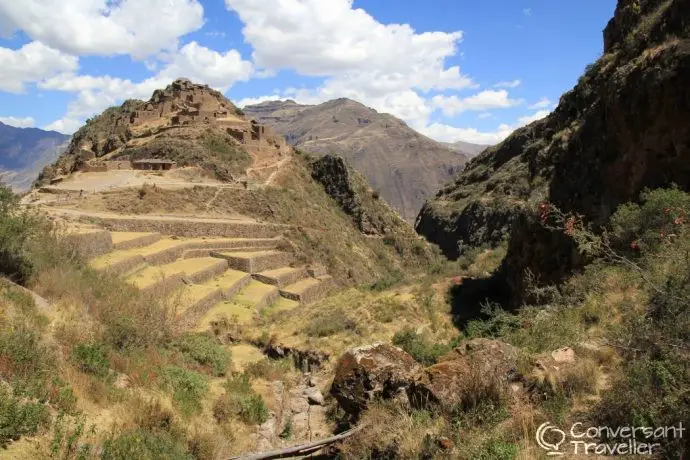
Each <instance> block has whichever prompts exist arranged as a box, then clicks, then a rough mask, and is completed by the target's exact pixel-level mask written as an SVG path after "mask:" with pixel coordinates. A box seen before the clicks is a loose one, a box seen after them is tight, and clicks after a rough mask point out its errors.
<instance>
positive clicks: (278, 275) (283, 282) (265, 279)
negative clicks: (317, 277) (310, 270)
mask: <svg viewBox="0 0 690 460" xmlns="http://www.w3.org/2000/svg"><path fill="white" fill-rule="evenodd" d="M306 276H307V270H306V268H305V267H297V268H293V267H280V268H276V269H273V270H266V271H263V272H260V273H255V274H254V275H252V277H253V278H254V279H255V280H258V281H261V282H262V283H266V284H272V285H273V286H278V287H283V286H287V285H289V284H293V283H296V282H297V281H299V280H301V279H303V278H306Z"/></svg>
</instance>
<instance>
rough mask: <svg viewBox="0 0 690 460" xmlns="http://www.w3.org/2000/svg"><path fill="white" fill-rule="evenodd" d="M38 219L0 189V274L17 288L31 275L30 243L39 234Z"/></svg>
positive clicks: (6, 191)
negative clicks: (14, 282)
mask: <svg viewBox="0 0 690 460" xmlns="http://www.w3.org/2000/svg"><path fill="white" fill-rule="evenodd" d="M38 223H39V222H38V216H37V215H36V214H33V213H32V212H31V211H28V210H24V209H22V208H21V207H20V206H19V197H18V196H17V195H15V194H14V193H13V192H12V190H10V189H9V188H8V187H7V186H5V185H0V274H2V275H4V276H6V277H8V278H10V279H11V280H13V281H16V282H18V283H20V284H24V283H26V281H27V280H28V279H29V277H30V276H31V274H32V273H33V268H34V267H33V263H32V260H31V254H30V253H29V251H28V247H27V245H28V243H29V241H30V239H31V238H32V237H33V236H34V235H35V234H36V233H37V231H39V228H40V225H38Z"/></svg>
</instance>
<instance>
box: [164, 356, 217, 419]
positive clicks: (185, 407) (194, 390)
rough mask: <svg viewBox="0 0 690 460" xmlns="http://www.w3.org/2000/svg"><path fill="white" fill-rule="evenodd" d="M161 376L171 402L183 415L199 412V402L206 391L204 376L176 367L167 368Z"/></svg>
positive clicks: (206, 384) (206, 385)
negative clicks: (169, 394)
mask: <svg viewBox="0 0 690 460" xmlns="http://www.w3.org/2000/svg"><path fill="white" fill-rule="evenodd" d="M161 374H162V375H161V376H162V383H163V386H164V387H165V388H167V389H168V390H169V391H172V396H173V401H175V403H176V405H177V407H178V409H179V410H180V412H181V413H182V414H183V415H186V416H189V415H192V414H195V413H197V412H199V411H200V410H201V400H202V399H203V397H204V396H205V395H206V393H207V391H208V383H207V382H206V379H205V378H204V376H202V375H201V374H198V373H197V372H194V371H190V370H188V369H184V368H182V367H177V366H167V367H165V368H163V369H162V372H161Z"/></svg>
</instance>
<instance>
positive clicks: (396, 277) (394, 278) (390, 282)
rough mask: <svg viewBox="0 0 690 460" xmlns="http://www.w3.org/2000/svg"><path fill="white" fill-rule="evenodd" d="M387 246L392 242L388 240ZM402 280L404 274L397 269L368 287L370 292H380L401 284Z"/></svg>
mask: <svg viewBox="0 0 690 460" xmlns="http://www.w3.org/2000/svg"><path fill="white" fill-rule="evenodd" d="M388 244H393V240H390V242H389V243H388ZM404 280H405V274H404V273H403V272H402V271H400V270H398V269H394V270H392V271H391V272H390V273H388V274H386V275H385V276H383V277H381V278H379V279H378V280H376V281H375V282H374V283H373V284H372V285H371V286H370V288H371V290H372V291H376V292H381V291H385V290H386V289H390V288H392V287H393V286H395V285H397V284H400V283H402V282H403V281H404Z"/></svg>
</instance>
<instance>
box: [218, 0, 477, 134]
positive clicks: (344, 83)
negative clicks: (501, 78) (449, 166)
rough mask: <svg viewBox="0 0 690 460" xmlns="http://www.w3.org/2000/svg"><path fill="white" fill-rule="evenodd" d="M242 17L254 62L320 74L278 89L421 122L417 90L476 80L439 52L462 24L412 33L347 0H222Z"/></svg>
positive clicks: (446, 51)
mask: <svg viewBox="0 0 690 460" xmlns="http://www.w3.org/2000/svg"><path fill="white" fill-rule="evenodd" d="M225 3H226V6H227V7H228V8H229V9H230V10H233V11H235V12H237V14H238V15H239V17H240V20H241V21H242V22H243V23H244V28H243V34H244V38H245V41H246V42H248V43H249V44H250V45H251V46H252V47H253V48H254V52H253V58H254V63H255V65H256V66H257V67H258V68H263V69H268V70H280V69H293V70H295V71H296V72H297V73H299V74H301V75H308V76H319V77H325V80H324V82H323V84H322V85H321V86H319V87H317V88H308V89H299V90H296V89H292V90H290V89H288V90H285V91H283V92H282V93H283V96H288V97H291V98H293V99H295V100H297V101H298V102H300V103H306V104H317V103H321V102H325V101H327V100H329V99H334V98H338V97H348V98H351V99H355V100H357V101H360V102H362V103H364V104H366V105H368V106H370V107H373V108H375V109H376V110H378V111H382V112H389V113H392V114H394V115H396V116H398V117H400V118H402V119H404V120H405V121H407V122H408V123H409V124H410V125H412V126H413V127H422V126H425V125H426V124H427V123H428V121H429V117H430V115H431V113H432V112H433V108H432V107H431V106H430V104H429V102H428V101H427V100H426V98H425V97H423V96H421V95H420V93H424V92H427V91H430V90H446V89H455V90H461V89H466V88H475V87H477V85H476V84H475V83H474V82H473V81H472V79H471V78H470V77H468V76H467V75H464V74H463V73H462V72H461V70H460V68H459V67H458V66H450V67H449V66H446V59H447V58H450V57H452V56H455V55H456V54H457V53H458V49H457V46H458V44H459V42H460V41H461V40H462V32H460V31H456V32H424V33H418V32H416V31H415V30H414V29H413V28H412V27H411V26H409V25H407V24H382V23H380V22H378V21H377V20H376V19H374V18H373V17H372V16H371V15H369V14H368V13H367V12H366V11H364V10H362V9H359V8H354V7H353V1H352V0H225Z"/></svg>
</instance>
